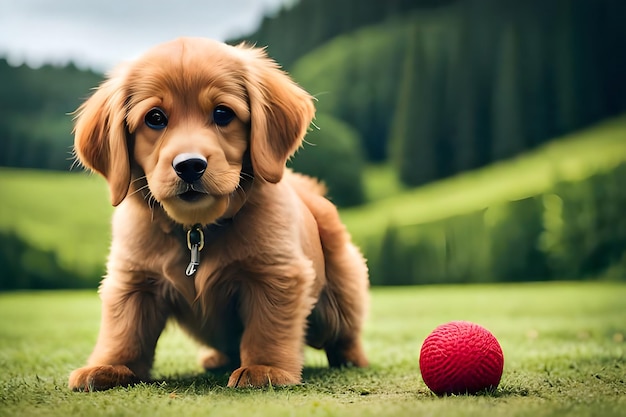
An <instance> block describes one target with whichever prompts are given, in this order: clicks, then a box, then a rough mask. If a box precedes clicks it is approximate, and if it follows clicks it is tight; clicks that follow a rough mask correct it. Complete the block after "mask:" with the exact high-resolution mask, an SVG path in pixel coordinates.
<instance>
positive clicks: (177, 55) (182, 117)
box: [127, 45, 250, 224]
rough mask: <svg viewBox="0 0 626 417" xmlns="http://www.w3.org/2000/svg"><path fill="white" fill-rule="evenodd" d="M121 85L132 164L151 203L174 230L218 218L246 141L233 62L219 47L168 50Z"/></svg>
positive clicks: (149, 58) (238, 69) (243, 98)
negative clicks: (166, 216)
mask: <svg viewBox="0 0 626 417" xmlns="http://www.w3.org/2000/svg"><path fill="white" fill-rule="evenodd" d="M192 46H193V45H192ZM200 49H201V48H200ZM207 63H210V65H207ZM127 85H128V89H129V95H130V97H132V98H131V100H130V101H129V103H128V117H127V123H128V129H129V131H130V132H132V133H133V134H134V149H133V159H134V161H135V163H136V164H137V165H138V167H139V168H140V172H141V173H143V174H144V175H145V178H146V181H147V185H148V188H149V190H150V192H151V194H152V196H153V197H154V198H155V199H156V200H157V201H158V202H159V203H160V204H161V205H162V206H163V208H164V209H165V211H166V212H167V213H168V214H169V216H170V217H171V218H172V219H174V220H175V221H177V222H179V223H183V224H194V223H201V224H207V223H210V222H212V221H213V220H215V219H216V218H218V217H220V216H222V215H223V214H224V212H225V211H226V209H227V207H228V203H229V199H230V196H231V195H232V194H233V193H234V192H235V191H236V189H237V187H238V186H239V182H240V175H241V170H242V164H243V158H244V153H245V152H246V150H247V148H248V142H249V140H248V137H249V126H250V109H249V107H248V94H247V90H246V87H245V84H244V74H242V65H241V62H240V60H238V59H237V58H236V56H231V55H229V54H224V53H222V51H221V48H219V49H217V48H216V49H211V50H210V51H202V50H200V51H196V50H194V49H193V47H192V48H191V49H190V48H185V49H183V48H182V45H168V47H165V48H162V49H157V50H155V51H153V52H152V53H150V54H148V55H146V56H144V58H143V59H142V60H140V61H139V62H137V63H136V64H135V66H134V67H133V69H132V70H131V71H130V73H129V74H128V79H127Z"/></svg>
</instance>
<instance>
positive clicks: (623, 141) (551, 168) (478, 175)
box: [342, 115, 626, 242]
mask: <svg viewBox="0 0 626 417" xmlns="http://www.w3.org/2000/svg"><path fill="white" fill-rule="evenodd" d="M625 161H626V115H625V116H621V117H618V118H615V119H610V120H607V121H605V122H602V123H599V124H597V125H595V126H593V127H591V128H589V129H585V130H583V131H580V132H576V133H573V134H571V135H567V136H565V137H562V138H558V139H556V140H554V141H551V142H550V143H548V144H546V145H544V146H542V147H540V148H538V149H535V150H533V151H530V152H527V153H525V154H523V155H520V156H519V157H516V158H513V159H509V160H506V161H502V162H498V163H494V164H492V165H490V166H487V167H484V168H481V169H477V170H474V171H470V172H467V173H463V174H460V175H458V176H455V177H453V178H449V179H446V180H442V181H438V182H434V183H432V184H429V185H425V186H422V187H418V188H412V189H409V190H406V191H403V192H401V193H398V194H396V195H392V196H390V197H388V198H384V199H381V200H379V201H373V202H371V203H370V204H367V205H364V206H361V207H358V208H352V209H344V210H342V218H343V220H344V221H345V222H346V224H347V225H348V229H350V231H351V232H352V234H353V237H354V238H355V239H356V240H357V242H358V241H364V240H366V238H367V237H368V236H380V235H381V234H382V233H383V231H384V230H385V228H386V227H387V226H388V225H389V224H394V225H397V226H409V225H419V224H424V223H429V222H434V221H437V220H441V219H445V218H449V217H454V216H458V215H462V214H467V213H472V212H475V211H477V210H481V209H484V208H487V207H489V206H492V205H495V204H499V203H505V202H509V201H514V200H522V199H524V198H527V197H531V196H535V195H539V194H541V193H544V192H546V191H549V190H550V189H552V188H553V187H554V186H555V185H556V184H557V183H559V182H561V181H566V182H568V181H574V182H575V181H579V180H582V179H584V178H587V177H589V176H591V175H593V174H597V173H599V172H605V171H610V170H611V169H613V168H615V167H616V166H617V165H618V164H620V163H622V162H625ZM374 174H375V175H380V173H379V171H375V172H374ZM388 180H389V181H391V180H392V179H388ZM375 181H376V178H370V179H369V180H368V179H367V178H366V182H367V183H372V182H375ZM391 183H392V184H393V183H394V182H393V181H391ZM396 187H397V186H396ZM378 188H382V187H381V186H378Z"/></svg>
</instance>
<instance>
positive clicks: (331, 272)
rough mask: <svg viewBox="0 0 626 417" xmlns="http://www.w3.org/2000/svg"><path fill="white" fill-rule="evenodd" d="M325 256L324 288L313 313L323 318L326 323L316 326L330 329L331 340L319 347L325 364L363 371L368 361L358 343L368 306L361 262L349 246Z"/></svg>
mask: <svg viewBox="0 0 626 417" xmlns="http://www.w3.org/2000/svg"><path fill="white" fill-rule="evenodd" d="M326 256H327V259H326V277H327V287H326V288H325V289H324V292H323V293H322V297H321V299H320V303H319V305H318V306H317V307H316V309H318V308H319V309H320V310H319V311H318V312H317V314H320V315H321V317H325V318H326V323H319V325H321V326H331V327H334V329H333V330H334V331H333V332H332V333H331V334H332V336H331V337H330V338H329V339H328V340H327V341H326V342H325V343H324V345H323V348H324V350H325V351H326V356H327V358H328V364H329V365H330V366H331V367H340V366H357V367H365V366H367V365H368V360H367V356H366V355H365V351H364V349H363V343H362V341H361V333H362V330H363V323H364V321H365V317H366V315H367V308H368V305H369V293H368V287H369V283H368V279H367V277H368V275H367V267H366V266H365V260H364V259H363V257H362V256H361V254H360V253H359V251H358V250H357V249H356V248H355V247H354V246H353V245H352V244H350V243H347V244H346V246H345V247H344V249H343V250H341V251H338V252H337V251H333V252H332V253H327V254H326ZM324 298H325V300H324ZM324 309H326V311H321V310H324Z"/></svg>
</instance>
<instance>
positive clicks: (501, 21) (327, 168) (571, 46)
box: [0, 0, 626, 284]
mask: <svg viewBox="0 0 626 417" xmlns="http://www.w3.org/2000/svg"><path fill="white" fill-rule="evenodd" d="M624 16H626V2H623V1H620V0H577V1H571V0H551V1H545V0H543V1H541V0H527V1H524V2H520V1H516V0H391V1H384V2H382V1H359V0H300V1H297V2H293V4H290V5H289V6H286V7H284V8H283V9H281V10H279V11H278V12H277V13H275V14H274V15H271V16H267V17H265V19H264V20H263V22H262V23H261V25H260V27H259V28H258V30H257V31H256V32H254V33H251V34H249V35H246V36H243V37H241V38H238V39H231V40H229V41H228V42H229V43H231V44H237V43H239V42H248V43H252V44H255V45H256V46H258V47H266V48H267V51H268V54H269V55H270V56H272V57H273V58H275V59H276V60H277V61H278V62H279V63H280V64H281V65H282V66H283V68H284V69H285V70H286V71H288V72H289V73H290V74H291V75H292V77H293V78H294V79H295V80H296V81H297V82H298V83H299V84H300V85H302V86H303V87H304V88H305V89H306V90H308V91H309V92H310V93H311V94H313V95H314V96H315V97H316V100H317V102H316V106H317V117H316V120H315V126H314V127H313V128H312V129H311V133H310V134H309V135H308V137H307V140H306V144H305V145H304V147H303V149H301V150H300V151H299V152H298V153H297V154H296V155H295V157H294V158H293V159H292V160H291V161H290V165H291V166H292V167H293V168H294V169H296V170H298V171H302V172H305V173H308V174H311V175H314V176H317V177H320V178H321V179H323V180H324V181H325V183H326V184H327V185H328V188H329V192H330V197H331V198H332V200H333V201H334V202H335V203H336V204H337V205H339V206H340V207H342V208H356V209H358V208H359V207H361V206H362V205H364V204H368V203H370V202H371V200H372V197H371V196H370V195H369V194H368V190H367V187H368V186H367V180H366V178H365V177H366V172H367V170H368V167H372V166H387V167H390V169H391V171H393V173H394V175H395V176H396V177H397V179H398V181H399V182H400V183H401V184H402V187H405V188H406V189H412V188H414V187H419V186H423V185H427V184H431V183H433V182H435V181H439V180H442V179H446V178H453V177H454V176H456V175H459V174H461V173H464V172H470V171H472V170H476V169H479V168H481V167H486V166H488V165H490V164H493V163H494V162H498V161H507V160H510V159H511V158H514V157H516V156H518V155H522V154H524V153H527V152H529V151H532V150H535V149H538V148H540V147H541V146H543V145H546V144H548V143H549V142H550V141H552V140H553V139H554V138H557V137H562V136H563V135H567V134H570V133H572V132H575V131H579V130H581V129H584V128H587V127H589V126H591V125H593V124H595V123H598V122H600V121H603V120H606V119H609V118H612V117H615V116H618V115H620V114H622V113H624V112H625V111H626V76H624V74H626V26H624V24H623V17H624ZM102 79H103V75H102V74H98V73H95V72H92V71H86V70H81V69H79V68H77V67H76V66H74V65H71V64H70V65H69V66H66V67H54V66H50V65H47V66H43V67H40V68H36V69H35V68H29V67H27V66H25V65H22V66H19V67H12V66H10V65H9V64H8V62H7V61H6V60H5V59H1V58H0V109H1V110H2V111H0V166H4V167H13V168H35V169H42V170H57V171H68V170H69V169H70V167H71V165H72V156H71V149H72V148H71V146H72V140H73V139H72V133H71V130H72V112H73V111H74V110H75V109H76V108H77V107H78V105H79V104H80V103H81V102H82V100H84V99H85V98H86V97H87V96H88V95H89V94H90V90H91V89H92V88H93V87H95V86H97V85H98V83H99V82H100V81H101V80H102ZM625 140H626V139H625ZM625 159H626V158H625ZM618 174H619V175H618ZM602 175H605V174H602ZM602 175H601V176H602ZM606 175H607V176H608V177H607V178H610V181H611V184H613V185H611V187H617V186H616V185H615V184H619V183H620V181H621V179H620V178H623V177H622V176H623V175H624V170H623V168H620V170H617V171H615V173H614V174H606ZM594 181H595V180H594ZM586 186H587V185H586ZM559 187H561V189H567V190H568V191H567V192H568V193H571V194H572V195H574V194H576V192H574V191H569V188H568V185H566V184H560V185H559ZM618 188H619V187H618ZM611 190H613V188H611ZM611 192H614V193H616V194H615V195H618V194H619V199H621V198H622V196H621V194H620V193H619V192H618V191H617V188H616V189H615V190H614V191H611ZM596 197H597V196H596ZM596 197H594V198H596ZM542 198H543V197H537V198H536V199H535V200H533V201H534V203H528V204H529V206H528V207H531V206H532V207H535V206H537V207H536V216H538V217H536V218H533V220H532V221H533V222H535V223H537V222H539V223H541V221H540V220H541V216H543V215H544V214H545V213H544V211H543V208H540V207H539V206H541V207H543V206H542V205H543V204H544V203H543V200H542ZM533 204H534V205H533ZM581 204H582V203H581ZM598 204H600V203H598ZM619 204H622V203H621V200H620V203H619ZM520 207H521V206H520ZM527 212H528V211H525V210H521V211H520V213H527ZM518 214H519V213H518ZM572 221H574V222H575V221H576V220H572ZM535 223H533V224H535ZM539 223H537V224H539ZM442 227H444V226H442ZM445 227H449V226H445ZM537 227H539V226H537ZM589 227H593V226H592V225H591V223H590V224H589ZM3 233H4V232H3ZM394 233H395V235H394ZM538 233H539V232H538ZM624 233H625V235H624V236H623V235H620V236H614V237H613V238H612V239H613V240H612V241H609V242H603V243H602V245H609V247H610V248H611V249H610V251H611V253H614V255H612V258H611V259H614V258H615V259H621V258H620V256H621V255H620V253H623V252H620V251H626V237H625V236H626V232H624ZM396 235H397V236H400V235H402V232H399V231H398V230H396V226H395V225H390V226H389V227H388V228H387V229H386V232H385V234H384V235H380V236H377V237H376V238H375V240H376V241H377V242H379V243H380V242H382V241H383V240H384V239H387V240H388V241H389V243H388V245H387V246H386V247H381V246H380V244H373V247H375V249H372V250H375V253H372V254H371V258H372V259H373V262H374V263H375V264H376V265H375V266H374V267H373V270H376V268H379V270H380V268H383V269H385V268H391V266H389V265H391V264H393V263H394V262H396V261H397V262H396V263H401V262H400V261H399V260H396V261H393V260H392V259H396V258H393V256H396V257H397V256H401V255H400V254H401V253H405V252H406V251H413V252H411V253H414V251H415V250H418V249H419V248H418V249H415V245H416V244H417V243H415V242H413V243H411V244H410V245H408V246H407V245H405V244H402V245H403V246H402V248H400V249H397V250H391V249H390V248H394V245H395V244H396V243H397V244H400V243H398V242H399V240H398V239H400V238H399V237H397V236H396ZM7 236H9V235H6V236H4V235H3V237H2V241H3V242H4V241H7V242H8V241H10V240H11V239H12V237H10V236H9V237H7ZM394 236H396V237H394ZM405 240H406V239H405ZM609 240H610V239H609ZM394 242H395V243H394ZM533 242H534V241H533ZM611 242H612V243H611ZM529 245H530V246H533V245H535V246H536V245H537V242H534V243H532V242H531V243H529ZM2 246H5V247H10V246H11V245H10V244H9V243H3V245H2ZM383 246H384V245H383ZM390 250H391V251H392V252H393V256H386V257H384V259H383V258H381V257H383V255H384V254H385V253H388V252H389V251H390ZM424 250H426V251H428V250H429V249H428V248H426V249H424ZM403 251H404V252H403ZM407 256H408V255H407ZM403 262H404V261H403ZM407 262H408V261H407ZM607 262H609V261H607ZM609 263H610V262H609ZM605 264H606V262H605ZM605 264H603V268H605V267H606V265H605ZM407 268H408V267H407ZM544 269H545V268H544ZM564 270H566V269H564ZM544 272H545V271H544ZM593 272H594V270H593V268H586V269H585V274H587V273H593ZM420 273H423V271H422V272H420ZM540 273H541V271H539V272H537V274H540ZM521 274H522V275H523V271H522V272H521ZM585 274H583V273H582V272H581V273H580V275H581V276H583V275H585ZM435 275H436V274H435ZM502 275H506V273H503V274H502ZM432 280H433V281H436V280H440V281H441V280H443V281H445V280H446V277H439V278H432ZM459 280H462V279H461V278H459V279H456V281H459ZM396 281H400V282H399V283H403V282H405V281H406V282H408V283H413V282H415V281H416V280H415V279H413V278H411V279H405V280H404V281H403V280H402V279H396ZM379 283H382V284H384V283H385V280H384V279H379Z"/></svg>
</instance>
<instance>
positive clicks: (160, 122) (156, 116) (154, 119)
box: [144, 107, 167, 130]
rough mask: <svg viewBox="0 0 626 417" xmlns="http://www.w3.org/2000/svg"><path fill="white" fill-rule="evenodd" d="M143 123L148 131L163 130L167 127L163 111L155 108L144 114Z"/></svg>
mask: <svg viewBox="0 0 626 417" xmlns="http://www.w3.org/2000/svg"><path fill="white" fill-rule="evenodd" d="M144 121H145V122H146V125H147V126H148V127H149V128H150V129H156V130H161V129H165V127H166V126H167V116H166V115H165V113H164V112H163V110H161V109H159V108H157V107H155V108H153V109H150V111H148V113H146V117H144Z"/></svg>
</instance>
